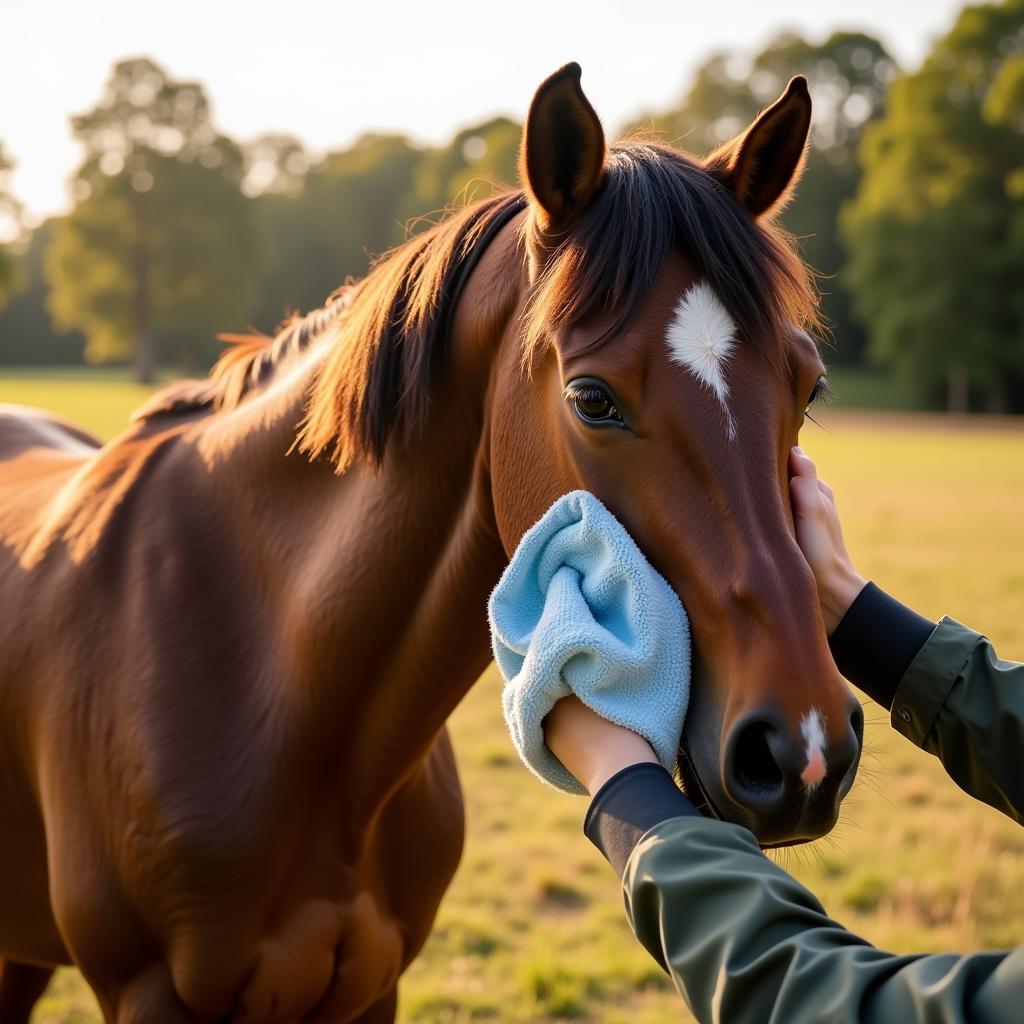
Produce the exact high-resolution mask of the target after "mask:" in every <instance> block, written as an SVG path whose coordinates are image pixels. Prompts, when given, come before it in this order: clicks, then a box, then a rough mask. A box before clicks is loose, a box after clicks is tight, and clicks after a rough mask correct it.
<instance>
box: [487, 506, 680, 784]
mask: <svg viewBox="0 0 1024 1024" xmlns="http://www.w3.org/2000/svg"><path fill="white" fill-rule="evenodd" d="M487 610H488V615H489V617H490V622H491V643H492V645H493V648H494V660H495V661H496V662H497V663H498V668H499V669H501V673H502V675H503V676H504V677H505V691H504V694H503V695H502V702H503V704H504V707H505V720H506V722H507V723H508V728H509V732H510V733H511V734H512V742H513V743H514V744H515V747H516V750H518V751H519V756H520V757H521V758H522V759H523V761H524V762H525V763H526V766H527V767H528V768H529V769H530V770H531V771H532V772H533V773H534V774H535V775H537V776H539V777H540V778H541V779H543V780H544V781H545V782H549V783H551V784H552V785H553V786H556V787H557V788H558V789H563V790H565V791H567V792H569V793H584V792H585V790H584V789H583V787H582V786H581V785H580V784H579V783H578V782H577V781H576V780H575V779H574V778H573V777H572V775H571V774H570V773H569V772H568V771H567V770H566V769H565V767H564V766H563V764H562V763H561V761H559V760H558V758H556V757H555V755H554V754H552V753H551V751H550V750H548V748H547V746H545V744H544V733H543V730H542V728H541V723H542V722H543V720H544V716H545V715H547V713H548V712H549V711H550V710H551V709H552V708H553V707H554V706H555V704H556V703H557V702H558V701H559V700H561V699H562V698H563V697H566V696H568V695H569V694H570V693H575V694H576V696H577V697H579V699H580V700H581V701H583V703H584V704H587V705H588V706H589V707H591V708H593V710H594V711H596V712H597V713H598V714H599V715H602V716H603V717H604V718H607V719H610V720H611V721H613V722H617V723H619V724H620V725H624V726H626V727H627V728H629V729H632V730H633V731H634V732H638V733H639V734H640V735H641V736H644V737H646V739H647V740H648V741H649V742H650V744H651V746H652V747H653V748H654V752H655V754H657V757H658V760H659V761H660V762H661V763H662V764H663V765H664V766H665V767H666V768H667V769H668V770H669V771H673V770H674V768H675V762H676V755H677V752H678V748H679V741H680V736H681V734H682V731H683V719H684V717H685V715H686V706H687V703H688V702H689V697H690V626H689V622H688V620H687V618H686V611H685V610H684V608H683V605H682V602H681V601H680V600H679V598H678V597H677V596H676V593H675V591H673V589H672V588H671V587H670V586H669V585H668V583H667V582H666V581H665V579H664V578H663V577H662V576H660V575H659V574H658V573H657V571H656V570H655V569H654V568H653V567H652V566H651V565H650V563H648V561H647V559H646V558H644V556H643V554H642V553H641V551H640V549H639V548H638V547H637V546H636V543H635V542H634V541H633V538H632V537H630V536H629V534H628V533H627V532H626V530H625V528H624V527H623V526H622V524H621V523H620V522H619V521H618V520H617V519H616V518H615V517H614V516H613V515H612V514H611V512H609V511H608V509H606V508H605V507H604V505H602V504H601V502H600V501H598V500H597V498H595V497H594V496H593V495H592V494H589V493H588V492H586V491H573V492H572V493H570V494H566V495H563V496H562V497H561V498H559V499H558V501H556V502H555V503H554V505H552V506H551V508H549V509H548V510H547V512H545V513H544V515H543V516H542V517H541V518H540V520H539V521H538V522H537V523H536V524H535V525H534V526H532V527H531V528H530V529H529V530H527V532H526V533H525V534H524V535H523V539H522V541H521V542H520V544H519V547H518V548H517V549H516V552H515V554H514V555H513V556H512V561H511V562H510V563H509V565H508V568H507V569H506V570H505V572H504V573H503V575H502V577H501V580H500V581H499V582H498V585H497V586H496V587H495V588H494V592H493V593H492V594H491V599H490V601H489V603H488V609H487Z"/></svg>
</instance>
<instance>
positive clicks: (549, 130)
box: [519, 62, 605, 230]
mask: <svg viewBox="0 0 1024 1024" xmlns="http://www.w3.org/2000/svg"><path fill="white" fill-rule="evenodd" d="M580 74H581V71H580V66H579V64H576V63H575V62H574V63H572V64H566V65H565V67H563V68H560V69H559V70H558V71H556V72H555V73H554V74H553V75H552V76H551V77H550V78H548V79H547V80H546V81H544V82H543V84H542V85H541V86H540V88H539V89H538V90H537V92H536V93H535V94H534V97H533V102H532V103H531V104H530V113H529V116H528V117H527V119H526V128H525V129H524V131H523V143H522V149H521V150H520V153H519V174H520V177H521V179H522V182H523V185H524V186H525V188H526V190H527V192H528V193H529V195H530V198H531V199H532V200H533V203H534V205H535V206H536V207H539V212H540V214H541V218H540V223H539V226H540V227H541V229H542V230H551V229H557V228H560V227H563V226H564V225H565V224H567V223H568V222H569V221H571V220H572V218H573V217H574V216H575V215H576V214H578V213H581V212H582V211H583V210H585V209H586V208H587V206H589V204H590V202H591V201H592V200H593V198H594V196H595V195H597V192H598V191H599V189H600V187H601V182H602V181H603V180H604V160H605V146H604V131H603V130H602V128H601V122H600V121H599V120H598V118H597V114H595V113H594V108H593V107H592V106H591V105H590V101H589V100H588V99H587V97H586V96H585V95H584V94H583V89H582V88H581V87H580Z"/></svg>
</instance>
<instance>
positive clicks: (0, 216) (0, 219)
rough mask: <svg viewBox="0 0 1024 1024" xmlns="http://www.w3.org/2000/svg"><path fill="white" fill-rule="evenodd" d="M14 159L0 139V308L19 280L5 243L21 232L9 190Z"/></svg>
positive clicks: (14, 201) (17, 209)
mask: <svg viewBox="0 0 1024 1024" xmlns="http://www.w3.org/2000/svg"><path fill="white" fill-rule="evenodd" d="M13 170H14V161H13V160H12V159H11V158H10V157H9V156H8V155H7V152H6V150H5V149H4V144H3V142H2V141H0V309H2V308H3V307H4V305H5V303H6V302H7V299H8V297H9V296H10V295H11V293H12V292H14V291H15V289H16V288H17V287H18V285H19V284H20V282H21V274H20V272H19V267H18V261H17V259H16V257H15V255H14V253H13V252H12V251H11V250H10V249H9V248H8V246H7V244H5V243H10V242H12V241H15V240H16V239H17V237H18V236H19V235H20V233H21V206H20V204H19V203H18V201H17V200H16V199H15V198H14V195H13V194H12V193H11V190H10V176H11V171H13Z"/></svg>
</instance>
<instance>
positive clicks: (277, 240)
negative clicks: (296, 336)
mask: <svg viewBox="0 0 1024 1024" xmlns="http://www.w3.org/2000/svg"><path fill="white" fill-rule="evenodd" d="M520 131H521V129H520V127H519V125H518V124H516V123H515V122H513V121H510V120H508V119H507V118H495V119H493V120H490V121H486V122H484V123H482V124H479V125H474V126H472V127H469V128H466V129H464V130H463V131H461V132H459V133H458V134H457V135H456V136H455V138H454V139H453V140H452V141H451V142H450V143H449V144H448V145H447V146H444V147H441V148H439V149H431V150H423V149H420V148H418V147H416V146H414V145H412V143H410V142H409V141H408V139H406V138H404V137H403V136H400V135H365V136H363V137H362V138H360V139H359V140H357V141H356V142H355V143H354V144H353V145H352V146H351V147H350V148H348V149H345V150H339V151H337V152H334V153H329V154H328V155H327V156H326V157H325V158H324V159H323V160H322V161H320V162H319V163H317V164H315V165H313V166H311V167H309V168H308V170H307V171H306V172H305V173H304V175H303V176H302V178H301V180H300V179H299V177H298V171H299V166H298V165H296V166H294V167H291V174H292V177H291V178H290V179H289V177H288V175H287V174H282V173H280V171H269V170H265V171H263V172H262V173H261V176H260V178H259V181H260V182H261V191H263V192H264V194H263V195H261V196H260V197H259V198H258V199H257V200H256V204H257V207H258V209H259V217H260V224H261V227H262V230H263V233H264V235H265V236H266V238H267V239H268V249H269V252H270V266H269V268H268V270H267V272H266V274H265V275H264V277H263V280H262V282H261V285H260V288H259V294H258V298H257V301H256V304H255V307H254V309H253V311H252V314H251V321H252V322H253V323H254V324H256V325H257V326H259V327H260V328H261V329H262V330H265V331H272V330H273V329H274V328H275V326H276V325H277V324H278V323H279V322H280V320H281V318H282V317H283V316H284V315H285V314H286V313H287V312H289V311H291V310H295V309H298V310H302V311H305V310H308V309H311V308H315V307H316V306H319V305H321V304H322V303H323V301H324V300H325V299H326V297H327V296H328V295H329V294H330V293H331V292H332V291H333V290H334V289H335V288H337V287H338V285H340V284H341V283H342V282H343V281H344V280H345V279H346V278H347V277H360V276H362V275H363V274H365V273H366V272H367V270H368V268H369V266H370V262H371V260H372V258H373V257H374V256H377V255H379V254H381V253H383V252H385V251H386V250H388V249H389V248H391V247H392V246H394V245H397V244H398V243H399V242H401V241H403V240H404V239H405V238H406V237H407V236H408V234H409V233H410V232H415V231H416V230H417V229H418V228H419V227H421V226H422V225H423V224H425V223H430V222H431V221H432V220H433V219H435V215H436V214H438V213H439V212H440V211H442V210H443V209H445V208H446V207H448V206H450V205H451V204H453V203H459V202H465V201H470V200H472V199H474V198H479V197H480V196H481V195H483V194H486V193H487V192H488V191H489V190H490V188H491V186H492V184H494V183H512V182H515V180H516V159H517V155H518V151H519V136H520ZM255 145H256V146H258V147H261V151H258V150H257V149H256V148H254V149H251V150H250V149H249V147H246V149H247V156H250V159H251V160H252V164H251V166H252V168H253V171H252V173H253V174H254V175H255V167H256V163H257V161H263V162H265V164H267V165H269V166H270V167H274V168H281V167H284V168H285V169H286V170H287V169H288V168H289V167H290V166H291V164H292V160H293V157H294V154H295V152H296V151H295V150H293V149H291V148H290V147H289V146H288V145H287V144H281V143H280V142H279V140H278V139H277V138H276V137H275V138H273V139H271V140H270V142H269V143H268V142H267V141H266V140H257V144H255ZM265 180H266V181H274V182H278V183H279V184H277V185H275V186H274V187H272V188H267V187H266V186H263V185H262V182H263V181H265Z"/></svg>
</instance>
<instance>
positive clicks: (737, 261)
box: [135, 140, 821, 472]
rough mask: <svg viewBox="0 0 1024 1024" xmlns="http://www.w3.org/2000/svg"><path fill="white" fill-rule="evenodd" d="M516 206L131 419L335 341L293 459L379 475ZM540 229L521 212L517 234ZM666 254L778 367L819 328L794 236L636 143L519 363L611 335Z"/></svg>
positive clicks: (389, 270)
mask: <svg viewBox="0 0 1024 1024" xmlns="http://www.w3.org/2000/svg"><path fill="white" fill-rule="evenodd" d="M525 205H526V204H525V200H524V195H523V193H522V192H521V191H507V192H502V193H499V194H497V195H494V196H492V197H490V198H488V199H484V200H481V201H479V202H477V203H474V204H473V205H470V206H467V207H465V208H463V209H461V210H458V211H456V212H454V213H452V214H451V215H450V216H448V217H447V218H446V219H444V220H442V221H441V222H440V223H438V224H435V225H434V226H433V227H431V228H430V229H429V230H427V231H424V232H423V233H422V234H419V235H416V236H414V237H413V238H411V239H410V240H408V241H407V242H405V243H403V244H402V245H400V246H398V247H396V248H395V249H393V250H391V251H390V252H389V253H386V254H385V255H383V256H382V257H380V258H379V259H378V260H376V261H375V262H374V264H373V266H372V267H371V270H370V272H369V274H368V275H367V276H366V277H364V278H363V279H362V280H361V281H358V282H356V283H353V284H349V285H346V286H344V287H343V288H342V289H341V290H340V291H339V292H336V293H335V295H334V296H333V297H332V299H331V300H329V301H328V303H327V305H325V306H324V307H323V308H322V309H320V310H317V311H315V312H313V313H311V314H309V315H308V316H306V317H304V318H302V319H296V320H292V321H291V322H289V323H288V324H286V325H285V327H284V328H283V329H282V330H281V331H280V332H279V333H278V334H277V336H276V337H275V338H273V339H271V338H269V337H267V336H266V335H260V334H254V335H242V336H234V335H228V336H226V340H228V341H230V342H232V347H231V348H230V349H228V350H227V351H226V352H225V353H224V354H223V355H222V356H221V358H220V359H219V360H218V362H217V364H216V365H215V366H214V368H213V370H212V371H211V374H210V376H209V378H207V379H206V380H202V381H185V382H182V383H181V384H177V385H172V386H171V387H170V388H168V389H166V390H165V391H163V392H161V393H160V394H158V395H157V396H155V397H154V398H153V399H152V400H151V401H150V402H149V403H147V405H146V406H144V407H143V408H142V409H140V410H139V411H138V412H137V413H136V415H135V418H136V419H147V418H150V417H152V416H155V415H158V414H160V413H167V412H183V411H187V410H190V409H196V408H203V407H205V408H212V409H214V410H215V411H216V410H225V409H231V408H234V407H235V406H237V405H238V404H239V403H240V402H241V401H242V400H243V399H244V398H245V396H246V395H247V394H249V393H250V392H251V391H252V390H253V389H254V388H255V386H256V385H258V384H259V383H261V382H263V381H265V380H266V379H267V378H268V376H269V375H270V374H271V373H272V372H273V370H274V368H275V367H278V366H279V365H280V364H281V363H282V362H286V361H288V359H290V358H291V356H293V355H295V354H297V353H299V352H301V351H302V350H303V349H304V348H305V347H307V346H308V345H309V344H310V343H311V342H317V341H319V340H321V339H322V340H324V341H325V343H326V342H327V341H328V336H329V335H330V336H332V342H331V344H330V346H329V348H328V351H327V352H326V355H325V358H324V361H323V363H322V364H321V365H320V366H319V368H318V370H317V372H316V375H315V377H314V379H313V382H312V384H311V386H310V391H309V395H308V401H307V405H306V413H305V418H304V420H303V422H302V424H301V425H300V427H299V431H298V435H297V438H296V443H297V447H298V448H299V449H300V450H301V451H302V452H304V453H305V454H306V455H308V456H309V457H310V458H317V457H319V456H327V457H329V458H330V459H331V460H332V461H333V462H334V464H335V467H336V469H337V470H338V472H342V471H344V470H345V469H346V468H348V467H349V466H350V465H351V464H352V463H353V462H355V461H357V460H359V459H366V460H368V461H370V462H371V463H373V464H376V465H379V464H380V463H381V461H382V460H383V458H384V453H385V450H386V447H387V444H388V441H389V438H390V437H391V436H392V434H393V433H394V432H395V431H396V430H401V431H409V430H415V429H416V428H417V427H419V426H421V425H422V424H423V422H424V421H425V419H426V417H427V414H428V411H429V407H430V395H431V389H432V386H433V382H434V379H435V377H436V373H437V371H438V369H439V367H440V366H441V365H442V363H443V361H444V358H445V355H446V353H447V343H448V334H449V328H450V325H451V322H452V319H453V314H454V306H455V305H456V303H457V302H458V299H459V294H460V291H461V286H462V285H463V284H464V283H465V281H464V273H463V271H465V270H467V269H468V267H469V266H471V265H472V263H473V260H474V256H473V254H474V250H475V248H476V247H477V245H478V244H480V243H481V242H482V243H483V245H484V246H486V244H487V241H488V240H489V231H488V229H489V228H492V226H493V227H495V228H496V227H498V226H500V223H505V222H506V221H507V220H508V219H509V215H510V214H512V213H514V212H516V211H518V210H519V209H521V208H523V207H524V206H525ZM533 230H535V228H534V222H533V219H532V217H530V216H529V215H528V216H527V217H526V218H525V219H524V220H523V224H522V227H521V231H522V233H523V234H524V235H525V234H527V233H529V232H531V231H533ZM545 242H547V243H548V244H550V239H545ZM673 248H678V249H680V250H682V251H683V252H684V253H685V254H686V255H687V256H688V257H689V258H690V260H691V261H693V263H694V264H695V266H696V268H697V269H698V271H699V272H700V273H701V274H702V275H703V276H704V277H705V279H706V280H707V282H708V284H709V285H710V286H711V287H712V288H713V289H714V290H715V292H716V293H717V295H718V297H719V298H720V299H721V301H722V303H723V305H724V306H725V307H726V309H727V310H728V311H729V313H730V314H731V316H732V317H733V320H734V321H735V323H736V325H737V328H738V332H739V334H740V336H741V337H743V338H744V339H745V340H747V341H749V342H750V343H751V344H753V345H755V346H757V347H758V348H759V349H760V350H761V351H763V352H764V353H765V354H766V356H767V358H768V359H769V362H771V363H772V364H774V365H778V364H779V363H780V362H781V360H782V358H783V355H784V352H785V345H784V340H783V339H784V338H785V337H786V329H787V328H788V326H789V325H792V324H795V325H798V326H801V327H805V328H807V329H810V330H815V329H818V328H820V326H821V321H820V318H819V314H818V292H817V288H816V287H815V284H814V279H813V277H812V275H811V272H810V271H809V269H808V268H807V266H806V265H805V264H804V262H803V260H802V259H801V257H800V255H799V253H798V251H797V249H796V245H795V243H794V241H793V239H792V238H791V237H790V236H789V235H788V234H787V233H786V232H785V231H783V230H782V229H781V228H780V227H778V226H777V225H775V224H774V223H772V221H771V220H770V218H761V220H759V221H756V222H755V221H754V220H752V219H751V218H750V216H749V214H747V213H746V212H745V211H744V210H743V209H742V207H741V206H740V204H739V203H738V202H737V201H736V199H735V197H734V196H733V195H732V193H731V192H729V191H728V190H727V188H726V187H725V186H724V185H723V184H722V183H721V182H720V181H718V180H717V179H716V178H714V177H713V176H712V175H711V174H710V173H709V172H708V170H707V169H706V168H705V167H704V166H702V165H701V164H700V163H699V162H698V161H696V160H693V159H691V158H689V157H688V156H686V155H685V154H683V153H681V152H679V151H678V150H674V149H671V148H669V147H666V146H662V145H659V144H656V143H653V142H642V141H635V140H634V141H628V142H624V143H620V144H618V145H616V146H613V147H611V148H610V150H609V152H608V157H607V162H606V167H605V180H604V183H603V185H602V188H601V191H600V193H599V194H598V196H597V198H596V199H595V201H594V202H593V204H592V205H591V206H590V207H589V208H588V209H587V210H586V211H585V212H584V213H583V215H582V216H581V217H580V219H579V220H578V222H577V223H575V224H574V225H573V226H572V227H571V228H570V229H569V230H568V231H566V232H565V234H564V235H563V236H562V237H561V238H560V239H559V240H558V244H557V246H556V247H555V249H554V251H553V252H552V253H551V254H550V257H549V258H548V260H547V262H546V264H545V266H544V269H543V271H542V273H541V274H540V277H539V278H538V280H537V281H536V283H535V285H534V287H533V294H532V296H531V299H530V302H529V305H528V307H527V309H526V312H525V314H524V324H523V328H524V348H523V360H524V364H525V365H529V363H530V361H531V360H532V359H533V358H534V357H535V356H536V355H537V354H538V353H540V352H541V351H542V350H543V349H544V347H545V346H546V345H548V344H549V343H550V340H551V338H552V337H553V336H554V334H555V333H556V332H557V331H558V330H559V329H562V328H567V327H572V326H574V325H576V324H579V323H582V322H584V321H587V320H588V319H591V318H597V317H601V316H607V315H609V314H611V315H612V316H613V322H612V325H611V326H610V327H609V328H608V329H607V330H606V331H605V332H604V333H603V334H601V335H600V336H599V337H598V338H596V339H595V342H594V344H595V345H597V344H603V343H605V342H606V341H608V340H609V339H610V338H612V337H614V335H615V334H616V333H617V332H618V331H619V330H620V329H621V328H622V327H623V326H624V325H625V324H626V323H627V322H628V321H629V320H630V319H631V317H632V316H633V315H634V314H635V313H636V311H637V309H638V307H639V305H640V302H641V301H642V299H643V297H644V295H645V294H646V293H647V292H648V290H649V289H650V287H651V286H652V284H653V283H654V279H655V277H656V275H657V273H658V271H659V270H660V268H661V266H662V264H663V262H664V260H665V257H666V256H667V255H668V253H669V251H670V250H672V249H673Z"/></svg>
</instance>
